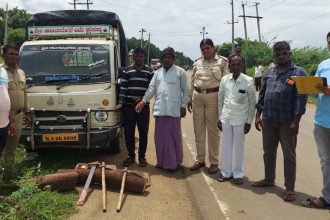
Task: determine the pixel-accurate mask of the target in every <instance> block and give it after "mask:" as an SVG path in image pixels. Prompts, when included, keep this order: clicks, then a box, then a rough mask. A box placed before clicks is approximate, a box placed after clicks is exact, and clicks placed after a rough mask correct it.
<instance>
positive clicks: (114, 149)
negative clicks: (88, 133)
mask: <svg viewBox="0 0 330 220" xmlns="http://www.w3.org/2000/svg"><path fill="white" fill-rule="evenodd" d="M107 148H108V152H109V153H119V152H120V150H121V149H120V135H118V136H117V137H116V138H115V139H113V140H111V141H109V144H108V146H107Z"/></svg>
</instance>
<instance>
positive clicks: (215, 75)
mask: <svg viewBox="0 0 330 220" xmlns="http://www.w3.org/2000/svg"><path fill="white" fill-rule="evenodd" d="M200 49H201V51H202V54H203V57H202V58H200V59H198V60H197V61H196V62H195V64H194V69H193V73H192V76H191V83H190V91H189V96H190V102H189V103H188V111H189V112H191V110H192V109H193V122H194V132H195V141H196V147H197V158H196V161H195V163H194V164H193V165H192V166H191V167H190V170H191V171H194V170H198V169H199V168H201V167H204V166H205V148H206V146H205V139H206V129H207V136H208V154H209V162H210V167H209V168H208V169H207V171H208V173H210V174H213V173H216V172H217V171H218V164H219V148H220V146H219V144H220V131H219V129H218V127H217V122H218V120H219V114H218V91H219V85H220V81H221V78H222V76H224V75H225V74H228V73H229V71H228V62H227V59H226V58H225V57H222V56H218V55H216V53H215V48H214V44H213V41H212V40H211V39H204V40H202V41H201V43H200Z"/></svg>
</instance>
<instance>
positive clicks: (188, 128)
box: [182, 104, 330, 220]
mask: <svg viewBox="0 0 330 220" xmlns="http://www.w3.org/2000/svg"><path fill="white" fill-rule="evenodd" d="M314 112H315V106H314V105H313V104H308V105H307V112H306V114H305V115H304V116H303V118H302V121H301V125H300V133H299V136H298V146H297V182H296V191H297V200H296V201H295V202H291V203H287V202H284V201H283V200H282V198H281V197H282V193H283V190H284V189H285V187H284V173H283V157H282V156H283V155H282V150H281V149H280V146H279V149H278V158H277V178H276V186H275V187H271V188H252V187H250V184H251V183H252V181H255V180H259V179H261V178H263V173H264V172H263V170H264V166H263V160H262V143H261V132H258V131H257V130H256V129H255V128H252V129H251V131H250V133H249V134H247V135H246V142H245V143H246V144H245V161H244V166H245V175H246V177H245V183H244V184H243V185H241V186H237V185H234V184H232V183H231V182H225V183H219V182H218V181H216V178H217V177H218V174H216V175H208V174H207V173H206V172H205V170H203V171H202V172H201V173H200V172H199V174H197V175H193V176H190V175H188V177H187V179H188V182H189V181H192V182H193V183H192V184H191V185H192V186H193V187H197V190H194V189H193V190H192V194H193V195H195V198H196V200H195V201H194V203H196V204H199V205H198V207H199V210H198V211H199V213H200V214H201V216H202V217H203V218H204V219H215V215H218V213H219V210H220V212H221V213H222V215H223V216H222V217H223V219H306V220H307V219H330V213H329V210H315V209H308V208H305V207H302V206H301V201H303V200H304V199H305V198H306V197H311V196H320V190H321V187H322V175H321V169H320V164H319V158H318V156H317V150H316V147H315V142H314V138H313V116H314ZM182 128H183V133H184V137H185V138H184V140H185V147H186V148H188V149H189V151H190V152H191V154H192V155H194V154H195V149H196V148H195V142H194V134H193V129H192V128H193V124H192V117H191V115H188V116H187V117H186V118H185V119H184V120H183V121H182ZM188 172H189V171H188ZM195 176H202V178H200V179H204V181H201V180H197V181H201V183H200V184H194V179H197V178H196V177H195ZM196 185H197V186H196ZM201 185H202V186H203V187H205V188H208V192H209V193H206V192H204V191H200V190H201V187H200V186H201ZM210 194H211V195H212V196H211V197H212V199H211V198H210V197H208V198H203V197H204V196H203V195H210ZM214 204H217V207H215V206H214ZM212 213H214V214H212ZM217 219H221V218H220V216H219V218H217Z"/></svg>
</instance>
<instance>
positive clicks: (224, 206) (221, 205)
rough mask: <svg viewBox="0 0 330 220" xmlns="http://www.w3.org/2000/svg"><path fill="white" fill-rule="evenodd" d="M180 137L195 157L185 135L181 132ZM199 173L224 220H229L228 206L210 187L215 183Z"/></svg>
mask: <svg viewBox="0 0 330 220" xmlns="http://www.w3.org/2000/svg"><path fill="white" fill-rule="evenodd" d="M182 137H183V141H184V142H185V145H187V146H188V149H189V151H190V153H191V154H192V156H193V157H194V158H195V157H196V153H195V151H194V150H193V148H192V146H191V145H190V144H189V143H188V142H187V135H186V134H185V133H184V131H182ZM201 173H202V175H203V177H204V179H205V182H206V183H207V185H208V187H209V188H210V190H211V192H212V195H213V197H214V199H215V200H216V201H217V203H218V206H219V208H220V210H221V212H222V213H223V215H224V216H225V218H226V220H229V219H230V207H229V205H228V204H227V203H226V202H225V201H222V200H221V199H220V198H219V196H218V193H217V191H216V190H215V189H214V188H213V186H212V185H213V184H214V182H215V181H214V180H213V179H211V178H210V177H208V176H207V175H206V174H205V173H204V171H201Z"/></svg>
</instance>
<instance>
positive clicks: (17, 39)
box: [7, 28, 25, 47]
mask: <svg viewBox="0 0 330 220" xmlns="http://www.w3.org/2000/svg"><path fill="white" fill-rule="evenodd" d="M24 41H25V29H24V28H16V29H12V30H9V32H8V39H7V42H8V43H9V44H14V45H16V46H18V47H20V46H21V45H22V44H23V43H24Z"/></svg>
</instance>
